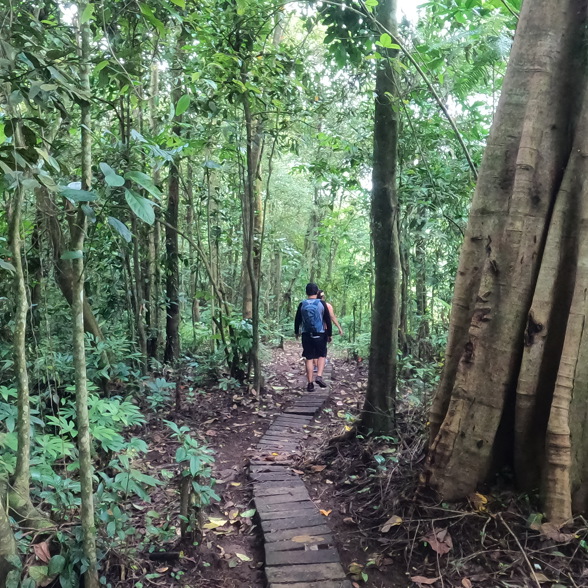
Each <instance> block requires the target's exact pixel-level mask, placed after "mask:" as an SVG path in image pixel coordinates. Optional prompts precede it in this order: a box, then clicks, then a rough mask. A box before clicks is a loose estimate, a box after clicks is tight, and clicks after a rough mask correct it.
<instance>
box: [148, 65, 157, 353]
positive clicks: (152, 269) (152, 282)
mask: <svg viewBox="0 0 588 588" xmlns="http://www.w3.org/2000/svg"><path fill="white" fill-rule="evenodd" d="M158 93H159V68H158V65H157V64H153V65H152V66H151V83H150V85H149V127H150V131H151V135H152V136H155V135H157V131H158V125H157V105H156V97H157V95H158ZM159 175H160V174H159V170H157V171H154V172H153V176H152V177H153V183H154V184H155V185H156V186H157V187H159V183H160V177H159ZM155 213H156V215H157V214H158V211H157V210H156V211H155ZM159 226H160V225H159V223H158V222H155V223H153V225H152V226H149V225H147V231H148V237H147V238H148V243H149V248H148V261H147V268H148V269H147V274H148V279H147V284H146V286H147V287H146V293H145V297H146V299H147V315H146V323H147V331H148V333H147V354H148V356H149V357H150V358H155V359H157V356H158V353H159V348H160V347H161V269H160V268H161V265H160V264H161V259H160V255H159V243H160V234H159Z"/></svg>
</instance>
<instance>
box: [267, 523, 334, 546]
mask: <svg viewBox="0 0 588 588" xmlns="http://www.w3.org/2000/svg"><path fill="white" fill-rule="evenodd" d="M330 533H331V529H329V527H327V525H316V526H314V527H298V528H296V529H282V530H280V531H272V532H271V533H266V535H265V537H264V538H265V542H266V543H275V542H276V541H292V540H293V538H294V537H298V538H300V541H299V542H300V543H304V541H303V538H308V537H321V536H323V535H330ZM308 542H309V543H312V541H308Z"/></svg>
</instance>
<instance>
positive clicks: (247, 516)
mask: <svg viewBox="0 0 588 588" xmlns="http://www.w3.org/2000/svg"><path fill="white" fill-rule="evenodd" d="M255 512H256V511H255V509H254V508H250V509H249V510H246V511H243V512H242V513H241V514H240V515H239V516H240V517H242V518H244V519H250V518H251V517H252V516H253V515H254V514H255Z"/></svg>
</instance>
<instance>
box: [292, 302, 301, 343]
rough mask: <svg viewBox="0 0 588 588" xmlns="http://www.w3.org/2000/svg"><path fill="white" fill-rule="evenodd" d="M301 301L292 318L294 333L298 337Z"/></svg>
mask: <svg viewBox="0 0 588 588" xmlns="http://www.w3.org/2000/svg"><path fill="white" fill-rule="evenodd" d="M301 309H302V302H301V303H300V304H299V305H298V309H297V310H296V318H295V319H294V333H295V335H296V336H297V337H298V335H299V331H300V325H301V324H302V310H301Z"/></svg>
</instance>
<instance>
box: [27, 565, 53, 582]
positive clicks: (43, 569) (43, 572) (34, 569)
mask: <svg viewBox="0 0 588 588" xmlns="http://www.w3.org/2000/svg"><path fill="white" fill-rule="evenodd" d="M28 571H29V576H30V577H31V578H32V579H33V580H34V581H35V582H37V584H41V582H43V581H44V580H45V579H47V572H48V571H49V570H48V568H47V566H31V567H30V568H29V570H28Z"/></svg>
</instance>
